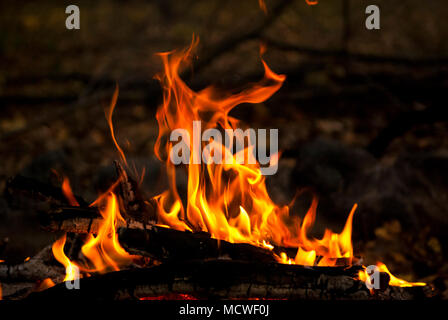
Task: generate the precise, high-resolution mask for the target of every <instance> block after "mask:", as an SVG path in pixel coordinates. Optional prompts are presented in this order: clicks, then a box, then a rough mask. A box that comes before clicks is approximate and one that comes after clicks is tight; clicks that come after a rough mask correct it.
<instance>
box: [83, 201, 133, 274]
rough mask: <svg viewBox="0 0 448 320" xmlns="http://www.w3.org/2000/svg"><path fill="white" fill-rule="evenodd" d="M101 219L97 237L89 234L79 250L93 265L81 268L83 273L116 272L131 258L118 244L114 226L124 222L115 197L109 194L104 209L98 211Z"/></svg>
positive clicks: (129, 261) (130, 260)
mask: <svg viewBox="0 0 448 320" xmlns="http://www.w3.org/2000/svg"><path fill="white" fill-rule="evenodd" d="M100 213H101V215H102V217H103V221H102V224H101V226H100V228H99V230H98V235H96V236H95V235H93V234H89V236H88V240H87V242H86V243H85V244H84V245H83V247H82V248H81V252H82V253H83V255H84V256H85V257H86V258H88V259H89V261H90V262H91V263H92V264H93V268H92V267H90V268H89V267H87V268H82V270H83V271H85V272H89V273H90V272H100V273H104V272H108V271H118V270H120V266H124V265H128V264H130V263H131V262H132V259H133V257H132V256H131V255H130V254H128V253H127V252H126V250H124V249H123V248H122V247H121V245H120V243H119V242H118V234H117V232H116V225H117V223H118V222H119V221H121V222H125V221H124V219H123V217H122V216H121V215H120V210H119V208H118V203H117V197H116V196H115V194H114V193H110V194H109V195H108V197H107V204H106V207H105V209H100Z"/></svg>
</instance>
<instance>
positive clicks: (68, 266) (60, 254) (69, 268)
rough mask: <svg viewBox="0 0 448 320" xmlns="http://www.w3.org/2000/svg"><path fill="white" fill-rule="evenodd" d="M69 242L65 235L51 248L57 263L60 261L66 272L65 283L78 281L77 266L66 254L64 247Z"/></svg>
mask: <svg viewBox="0 0 448 320" xmlns="http://www.w3.org/2000/svg"><path fill="white" fill-rule="evenodd" d="M66 240H67V236H66V235H65V234H64V236H62V237H61V238H60V239H58V240H56V241H55V242H54V243H53V246H52V247H51V249H52V251H53V255H54V257H55V258H56V260H57V261H59V262H60V263H61V264H62V265H63V266H64V267H65V270H66V274H65V278H64V281H72V280H76V272H75V267H76V265H75V264H73V263H72V262H71V261H70V259H69V258H68V257H67V256H66V255H65V253H64V246H65V242H66Z"/></svg>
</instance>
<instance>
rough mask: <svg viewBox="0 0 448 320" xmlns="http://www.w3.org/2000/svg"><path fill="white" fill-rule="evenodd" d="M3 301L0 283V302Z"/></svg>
mask: <svg viewBox="0 0 448 320" xmlns="http://www.w3.org/2000/svg"><path fill="white" fill-rule="evenodd" d="M1 300H3V291H2V284H1V283H0V301H1Z"/></svg>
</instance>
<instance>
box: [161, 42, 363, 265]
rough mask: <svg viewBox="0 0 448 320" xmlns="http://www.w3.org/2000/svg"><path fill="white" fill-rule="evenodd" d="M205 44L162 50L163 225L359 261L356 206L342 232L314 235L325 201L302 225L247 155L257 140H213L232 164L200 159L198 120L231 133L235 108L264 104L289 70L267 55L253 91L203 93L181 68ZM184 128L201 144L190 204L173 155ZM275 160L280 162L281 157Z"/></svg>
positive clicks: (303, 257) (191, 173) (328, 259)
mask: <svg viewBox="0 0 448 320" xmlns="http://www.w3.org/2000/svg"><path fill="white" fill-rule="evenodd" d="M197 43H198V40H197V39H194V38H193V41H192V43H191V45H190V47H188V48H186V49H185V50H183V51H172V52H165V53H159V54H158V55H159V56H160V58H161V59H162V62H163V65H164V72H163V73H162V74H159V75H158V76H157V79H158V80H159V81H160V82H161V84H162V87H163V89H164V95H163V103H162V104H161V106H160V107H159V109H158V111H157V115H156V118H157V121H158V124H159V135H158V138H157V141H156V144H155V149H154V150H155V154H156V155H157V157H158V158H159V159H160V160H162V161H165V163H166V170H167V176H168V177H169V186H170V189H169V190H166V191H165V192H164V193H162V195H160V196H157V197H155V200H156V201H157V203H158V209H159V210H158V213H159V219H160V223H162V224H166V225H168V226H170V227H171V228H174V229H178V230H191V229H192V230H193V231H205V232H208V233H210V234H211V236H212V237H214V238H216V239H220V240H226V241H230V242H245V243H250V244H253V245H258V246H263V247H265V248H273V245H278V246H286V247H291V246H294V247H298V251H297V255H296V257H295V259H291V258H288V257H287V256H286V254H280V255H279V256H278V260H279V261H280V262H283V263H291V264H292V263H300V264H306V265H313V264H314V263H315V262H316V259H317V256H323V259H321V260H320V262H319V265H324V266H332V265H335V263H336V259H337V258H349V259H351V258H352V257H353V248H352V244H351V230H352V220H353V214H354V211H355V209H356V205H355V206H354V207H353V209H352V211H351V213H350V215H349V217H348V219H347V222H346V225H345V227H344V230H343V231H342V233H341V234H337V233H333V232H331V231H330V230H326V232H325V234H324V237H323V238H322V239H309V238H308V237H307V231H309V229H310V227H311V226H312V224H313V223H314V220H315V214H316V206H317V200H314V201H313V203H312V205H311V207H310V210H309V211H308V213H307V214H306V216H305V218H304V220H303V223H302V224H301V227H300V228H299V229H297V226H300V219H299V218H297V217H294V216H290V214H289V207H288V206H278V205H276V204H275V203H274V202H273V201H272V200H271V198H270V197H269V194H268V192H267V189H266V185H265V178H264V176H263V175H262V174H261V171H260V165H259V164H258V163H257V162H256V161H253V162H252V163H251V162H250V161H246V162H247V163H242V162H241V161H239V159H248V160H250V155H251V154H252V150H253V148H255V147H256V146H255V144H254V143H251V141H248V143H247V145H245V146H244V148H243V149H242V150H240V151H238V152H233V150H232V147H226V146H225V145H224V144H223V143H222V141H221V142H220V141H217V140H216V141H215V140H210V141H208V143H209V145H208V146H211V147H212V149H213V150H214V151H215V152H218V151H219V152H222V155H223V157H224V158H225V159H227V160H230V161H225V162H224V164H217V163H213V162H211V161H210V162H208V161H206V160H208V159H209V158H211V157H212V155H211V153H209V154H208V155H207V156H206V157H205V160H204V162H205V163H200V162H199V161H198V159H199V157H201V155H200V154H199V155H198V154H197V153H196V152H195V148H194V146H195V143H196V146H197V145H198V142H197V141H195V139H196V138H195V134H196V137H197V132H196V131H195V130H197V127H195V122H196V123H200V126H201V127H203V128H204V129H210V128H217V129H219V130H221V131H224V132H228V131H227V130H236V129H238V125H240V123H239V121H238V120H237V119H235V118H233V117H231V116H230V115H229V112H230V111H231V110H232V109H233V108H234V107H236V106H237V105H239V104H242V103H250V104H254V103H262V102H264V101H265V100H267V99H268V98H270V97H271V96H272V95H273V94H274V93H275V92H276V91H277V90H279V89H280V87H281V86H282V84H283V82H284V80H285V76H284V75H279V74H276V73H275V72H273V71H272V70H271V69H270V68H269V66H268V65H267V64H266V62H265V61H264V60H263V58H262V57H261V63H262V65H263V68H264V77H263V78H262V79H261V80H260V81H258V82H256V83H253V84H251V85H250V86H249V87H247V88H246V89H244V90H241V91H240V92H238V93H234V94H228V93H223V92H219V91H218V90H217V89H216V88H214V87H207V88H205V89H203V90H201V91H199V92H195V91H193V90H191V89H190V88H189V87H188V86H187V85H186V83H185V82H184V81H183V80H182V79H181V78H180V76H179V69H180V67H181V65H182V66H183V65H188V64H189V62H190V59H191V56H192V51H193V50H194V48H195V46H196V45H197ZM264 51H265V47H264V46H261V48H260V56H262V54H263V53H264ZM178 128H182V129H185V130H187V132H188V133H189V137H190V140H189V141H188V140H187V143H188V142H189V146H193V148H192V149H193V150H192V152H190V155H189V160H190V161H189V164H188V166H187V168H186V170H187V174H188V190H187V201H186V207H184V205H183V202H182V200H181V196H180V195H179V194H180V192H179V191H178V190H177V185H176V174H175V170H176V169H175V165H174V164H173V163H172V162H171V159H170V157H169V156H168V155H170V154H171V152H172V150H173V146H174V145H173V143H172V142H171V141H167V140H168V139H167V137H168V136H169V134H170V133H171V132H172V131H173V130H175V129H178ZM191 137H193V138H191ZM243 139H244V138H243ZM247 140H249V139H247ZM199 144H200V141H199ZM217 150H218V151H217ZM182 156H183V157H187V156H188V155H182ZM274 158H275V160H274V161H278V155H275V156H274ZM166 208H169V209H168V210H167V209H166Z"/></svg>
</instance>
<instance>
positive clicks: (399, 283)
mask: <svg viewBox="0 0 448 320" xmlns="http://www.w3.org/2000/svg"><path fill="white" fill-rule="evenodd" d="M376 266H377V267H378V270H379V271H380V272H385V273H387V274H388V275H389V277H390V281H389V285H390V286H396V287H415V286H425V285H426V283H425V282H408V281H406V280H403V279H399V278H397V277H395V276H394V275H393V274H392V273H391V272H390V271H389V269H388V268H387V267H386V265H385V264H384V263H382V262H377V263H376ZM358 278H359V280H361V281H368V282H369V283H371V278H370V275H369V274H368V273H367V270H366V269H365V268H364V270H360V271H359V273H358Z"/></svg>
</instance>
